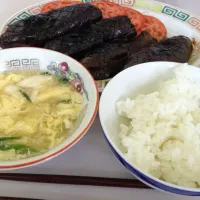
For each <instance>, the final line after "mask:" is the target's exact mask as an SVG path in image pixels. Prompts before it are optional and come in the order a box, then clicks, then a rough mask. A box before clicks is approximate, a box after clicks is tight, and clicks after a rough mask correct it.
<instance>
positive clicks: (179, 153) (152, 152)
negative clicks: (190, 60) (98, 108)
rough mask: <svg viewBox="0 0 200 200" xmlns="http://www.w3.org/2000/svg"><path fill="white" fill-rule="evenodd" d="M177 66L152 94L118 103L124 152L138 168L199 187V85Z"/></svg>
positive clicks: (182, 183) (183, 69)
mask: <svg viewBox="0 0 200 200" xmlns="http://www.w3.org/2000/svg"><path fill="white" fill-rule="evenodd" d="M189 74H190V68H189V67H187V66H181V67H179V68H177V69H176V70H175V73H174V78H172V79H170V80H167V81H165V82H163V83H162V84H161V85H160V86H159V88H158V90H156V91H155V92H152V93H150V94H146V95H144V94H139V95H137V96H136V97H135V99H133V100H132V99H129V98H128V99H126V100H124V101H119V102H118V103H117V111H118V114H119V115H121V116H125V117H126V118H128V119H129V125H128V126H127V125H125V124H120V127H121V131H120V134H119V138H120V141H121V143H122V145H123V147H124V149H125V156H126V157H127V159H128V160H130V162H131V163H133V164H135V165H136V166H137V167H138V168H139V169H141V170H142V171H145V172H147V173H150V174H151V175H152V176H154V177H157V178H160V179H162V180H165V181H167V182H169V183H173V184H177V185H179V186H185V187H191V188H197V187H200V85H198V84H197V83H195V82H193V81H192V80H191V79H190V75H189Z"/></svg>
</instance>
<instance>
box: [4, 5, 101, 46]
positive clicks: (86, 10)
mask: <svg viewBox="0 0 200 200" xmlns="http://www.w3.org/2000/svg"><path fill="white" fill-rule="evenodd" d="M101 19H102V13H101V11H100V10H99V9H98V8H96V7H95V6H93V5H91V4H87V3H85V4H77V5H72V6H67V7H63V8H59V9H56V10H52V11H49V12H46V13H43V14H38V15H33V16H31V17H29V18H28V19H25V20H20V21H18V22H16V23H14V24H12V25H10V26H9V27H8V29H7V31H6V32H5V33H4V34H3V35H2V36H1V47H2V48H9V47H16V46H26V45H29V46H43V45H44V42H46V41H47V40H49V39H52V38H55V37H56V36H59V35H61V34H65V33H69V32H72V31H76V30H78V29H80V28H81V27H83V26H84V27H87V26H88V25H90V24H92V23H95V22H97V21H99V20H101Z"/></svg>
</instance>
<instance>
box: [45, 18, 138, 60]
mask: <svg viewBox="0 0 200 200" xmlns="http://www.w3.org/2000/svg"><path fill="white" fill-rule="evenodd" d="M135 36H136V32H135V28H134V26H133V25H132V24H131V22H130V20H129V18H128V17H126V16H119V17H112V18H109V19H103V20H102V21H100V22H98V23H97V24H92V25H91V27H88V28H86V29H84V30H80V31H77V32H74V33H70V34H66V35H63V36H59V37H56V38H55V39H53V40H50V41H48V42H47V43H46V44H45V48H47V49H52V50H55V51H59V52H61V53H64V54H67V55H70V56H73V57H76V58H77V57H81V56H82V54H83V53H84V51H86V50H88V49H90V48H92V47H93V46H95V45H97V44H101V43H103V42H104V41H110V40H121V41H122V40H123V42H125V41H126V40H129V39H131V40H132V39H134V38H135Z"/></svg>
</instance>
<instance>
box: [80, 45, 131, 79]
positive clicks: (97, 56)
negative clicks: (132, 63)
mask: <svg viewBox="0 0 200 200" xmlns="http://www.w3.org/2000/svg"><path fill="white" fill-rule="evenodd" d="M127 60H128V52H127V50H126V49H123V48H118V44H117V45H114V44H112V43H104V44H101V45H100V46H99V47H97V48H95V49H93V50H92V51H91V52H89V53H87V55H86V57H85V58H83V59H82V60H81V63H82V64H83V65H84V66H85V67H86V68H87V69H88V70H89V71H90V73H91V74H92V75H93V77H94V79H95V80H102V79H107V78H111V77H113V76H115V75H116V74H117V73H119V72H120V71H121V70H123V68H124V65H125V64H126V62H127Z"/></svg>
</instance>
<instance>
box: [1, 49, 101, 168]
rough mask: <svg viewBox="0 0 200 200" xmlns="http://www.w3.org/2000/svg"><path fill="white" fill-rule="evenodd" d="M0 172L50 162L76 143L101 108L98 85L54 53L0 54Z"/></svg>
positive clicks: (16, 51) (7, 51)
mask: <svg viewBox="0 0 200 200" xmlns="http://www.w3.org/2000/svg"><path fill="white" fill-rule="evenodd" d="M0 96H1V98H0V169H2V170H6V169H16V168H23V167H28V166H31V165H35V164H39V163H41V162H44V161H47V160H49V159H51V158H53V157H55V156H58V155H59V154H61V153H63V152H64V151H66V150H68V149H69V148H70V147H72V146H73V145H74V144H75V143H77V142H78V141H79V140H80V139H81V138H82V137H83V136H84V134H85V133H86V132H87V130H88V129H89V128H90V126H91V124H92V122H93V120H94V118H95V116H96V113H97V108H98V101H99V96H98V90H97V87H96V85H95V81H94V79H93V78H92V76H91V75H90V73H89V72H88V71H87V69H86V68H84V67H83V66H82V65H81V64H80V63H79V62H77V61H76V60H74V59H72V58H70V57H68V56H66V55H64V54H61V53H57V52H55V51H50V50H45V49H40V48H29V47H20V48H12V49H5V50H1V51H0Z"/></svg>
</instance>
